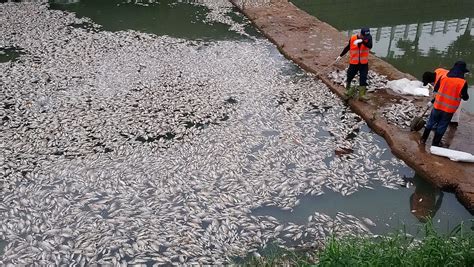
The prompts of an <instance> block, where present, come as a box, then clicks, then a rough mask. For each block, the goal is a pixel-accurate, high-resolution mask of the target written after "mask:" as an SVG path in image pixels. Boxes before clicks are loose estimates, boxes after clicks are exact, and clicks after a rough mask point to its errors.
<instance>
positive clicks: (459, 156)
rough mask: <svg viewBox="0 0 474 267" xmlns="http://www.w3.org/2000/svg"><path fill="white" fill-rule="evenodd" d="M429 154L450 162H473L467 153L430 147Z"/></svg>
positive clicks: (472, 157) (470, 155)
mask: <svg viewBox="0 0 474 267" xmlns="http://www.w3.org/2000/svg"><path fill="white" fill-rule="evenodd" d="M430 152H431V154H433V155H438V156H442V157H447V158H449V159H450V160H452V161H463V162H474V155H472V154H471V153H467V152H462V151H457V150H452V149H447V148H442V147H438V146H431V148H430Z"/></svg>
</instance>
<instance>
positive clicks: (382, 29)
mask: <svg viewBox="0 0 474 267" xmlns="http://www.w3.org/2000/svg"><path fill="white" fill-rule="evenodd" d="M291 2H293V3H294V4H295V5H297V6H298V7H299V8H301V9H303V10H305V11H306V12H308V13H309V14H311V15H313V16H315V17H317V18H318V19H320V20H323V21H325V22H327V23H329V24H331V25H332V26H334V27H336V28H337V29H338V30H340V31H341V32H342V33H344V34H345V35H346V36H347V37H349V36H350V35H352V34H354V33H355V32H357V31H359V30H360V28H362V27H370V28H371V32H372V36H373V37H374V47H373V49H372V52H374V53H375V55H377V56H378V57H381V58H383V59H384V60H386V61H387V62H389V63H390V64H392V65H393V66H395V67H396V68H398V69H399V70H401V71H403V72H407V73H410V74H412V75H413V76H415V77H417V78H419V79H421V76H422V74H423V72H425V71H433V70H434V69H436V68H438V67H445V68H451V67H452V65H453V64H454V62H456V61H457V60H459V59H463V60H465V61H466V63H467V64H468V68H469V69H470V70H471V72H472V71H473V70H474V30H473V18H474V8H473V2H472V1H470V0H460V1H456V2H454V3H453V2H449V1H441V0H433V1H427V0H402V1H399V0H387V1H379V0H367V1H362V2H359V1H348V0H318V1H312V0H291ZM336 54H337V53H336ZM466 78H467V81H468V83H469V85H470V87H469V88H470V89H469V93H470V95H471V96H473V97H471V99H470V101H468V102H467V103H465V104H463V109H464V111H468V112H470V113H474V76H473V75H472V74H470V75H469V76H467V77H466Z"/></svg>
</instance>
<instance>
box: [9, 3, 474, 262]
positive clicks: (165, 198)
mask: <svg viewBox="0 0 474 267" xmlns="http://www.w3.org/2000/svg"><path fill="white" fill-rule="evenodd" d="M97 2H99V1H74V2H73V3H66V2H64V1H54V2H52V4H51V6H49V5H48V4H47V3H39V2H35V3H32V2H14V3H12V2H8V3H6V2H5V1H3V2H2V3H1V4H0V16H1V17H0V20H1V21H2V23H1V24H0V36H1V39H0V47H3V48H6V47H16V48H19V49H20V48H21V49H22V54H21V55H19V57H18V58H17V60H15V61H8V62H4V63H0V81H1V84H0V85H1V90H0V101H1V103H0V117H1V118H2V121H1V124H0V127H1V128H0V138H1V139H0V141H1V143H0V144H1V146H2V147H1V151H2V153H1V154H0V160H1V161H2V164H1V165H2V169H1V175H0V189H1V193H0V198H1V201H0V265H2V264H15V265H20V264H31V263H39V264H45V265H46V264H55V265H60V264H79V265H90V264H109V263H110V264H116V263H129V264H149V265H153V264H170V263H200V264H222V263H229V262H232V260H233V259H235V258H236V257H245V256H246V255H248V254H249V253H252V252H254V251H257V250H260V249H261V248H263V247H265V246H266V245H268V244H276V245H279V246H283V247H288V248H295V247H296V248H297V247H309V246H318V245H320V244H321V243H322V242H323V241H324V239H325V238H327V237H328V236H329V235H331V234H334V235H336V236H341V235H348V234H360V235H367V234H380V233H386V232H390V231H393V230H394V229H399V228H400V227H401V226H402V225H403V224H407V225H409V226H414V225H416V224H417V223H419V222H420V221H424V218H425V217H426V216H432V217H433V218H434V223H435V226H436V227H438V228H439V229H440V230H441V231H448V230H449V228H450V227H452V226H455V225H457V224H459V223H460V222H463V221H464V222H467V221H468V220H469V219H470V218H471V215H470V214H469V213H468V212H467V211H466V210H465V209H464V208H463V207H462V206H461V205H460V204H459V203H458V202H457V201H456V199H455V197H454V196H453V194H451V193H446V192H444V193H443V192H440V191H439V190H437V189H435V188H433V187H431V186H430V185H429V184H426V183H425V182H423V180H422V179H420V177H418V176H416V175H415V173H414V172H413V170H412V169H410V168H408V167H407V166H406V165H405V164H404V163H403V162H402V161H401V160H399V159H397V158H396V157H394V156H393V154H392V153H391V152H390V149H389V148H388V146H387V144H386V143H385V141H384V140H383V139H382V138H381V137H380V136H377V135H376V134H374V133H372V132H371V131H370V129H369V128H368V127H367V125H366V124H365V122H364V121H363V120H361V118H360V117H359V116H357V115H356V114H354V113H352V112H351V111H350V110H349V109H348V108H347V107H346V106H345V105H344V104H343V102H342V101H340V100H339V99H338V98H337V97H336V96H335V95H334V94H332V93H331V92H330V90H329V89H328V88H327V87H326V86H325V85H324V84H323V83H321V82H320V81H318V80H317V79H315V78H314V77H313V76H311V75H309V74H306V73H305V72H303V71H302V70H300V69H299V68H298V67H297V66H295V65H294V64H293V63H292V62H290V61H288V60H286V59H285V58H284V57H283V56H282V55H280V54H279V53H278V51H277V49H276V48H275V47H274V46H273V45H272V44H271V43H270V42H269V41H267V40H266V39H265V38H263V37H262V36H260V35H259V34H258V33H257V32H256V31H255V30H254V29H252V28H250V26H249V23H248V21H247V20H246V19H245V18H244V17H243V16H242V15H241V14H239V13H237V12H236V10H235V9H233V8H232V5H230V4H229V3H228V2H225V1H202V3H200V2H199V1H189V2H186V3H184V1H183V2H181V1H176V2H174V1H156V3H153V1H146V3H145V2H134V3H131V2H127V3H124V2H121V1H100V4H97ZM116 8H117V12H120V14H121V16H123V19H122V21H121V22H120V21H119V22H120V23H117V21H116V17H114V16H113V14H112V13H108V14H107V12H108V11H107V10H109V9H110V10H114V9H116ZM161 9H165V10H167V12H166V13H160V12H161V11H160V10H161ZM95 11H96V12H95ZM132 12H134V13H135V14H142V15H141V16H139V19H137V20H136V23H135V24H134V23H133V22H132V20H130V19H127V16H129V14H128V13H132ZM101 14H103V16H102V15H101ZM147 14H162V16H152V15H147ZM177 18H181V20H178V19H177ZM112 20H114V21H115V22H114V21H112ZM119 20H120V19H119ZM147 20H149V21H147ZM177 21H179V22H177ZM174 22H176V23H177V24H178V25H186V26H179V27H178V26H176V27H177V29H176V32H175V33H173V31H172V30H171V29H173V27H171V26H170V28H168V27H165V25H166V23H174ZM179 23H181V24H179ZM118 24H119V25H118ZM194 24H197V25H199V27H198V28H193V27H194V26H192V25H194ZM154 25H155V26H156V27H155V26H154ZM181 27H183V28H181ZM188 27H189V28H188ZM196 27H197V26H196ZM186 28H188V30H186ZM188 31H189V32H188ZM191 31H192V33H190V32H191ZM200 32H201V33H202V35H200V34H199V33H200Z"/></svg>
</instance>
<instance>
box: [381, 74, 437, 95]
mask: <svg viewBox="0 0 474 267" xmlns="http://www.w3.org/2000/svg"><path fill="white" fill-rule="evenodd" d="M387 86H388V88H390V89H392V90H393V91H394V92H395V93H398V94H402V95H414V96H429V95H430V91H429V90H428V88H424V87H423V83H422V82H420V81H410V80H408V79H407V78H403V79H400V80H393V81H389V82H387Z"/></svg>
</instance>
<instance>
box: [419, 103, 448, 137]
mask: <svg viewBox="0 0 474 267" xmlns="http://www.w3.org/2000/svg"><path fill="white" fill-rule="evenodd" d="M453 115H454V113H447V112H444V111H442V110H439V109H435V108H433V110H432V111H431V114H430V118H429V119H428V123H427V124H426V126H425V132H424V133H423V137H422V138H423V139H424V140H425V141H426V139H428V136H430V132H431V130H432V129H433V127H434V126H436V130H435V136H434V138H433V143H432V145H433V146H439V145H440V142H441V139H442V138H443V135H444V133H445V132H446V129H448V125H449V122H451V119H452V118H453Z"/></svg>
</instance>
